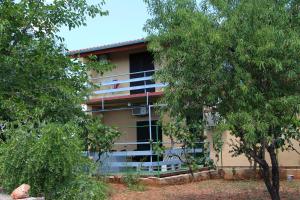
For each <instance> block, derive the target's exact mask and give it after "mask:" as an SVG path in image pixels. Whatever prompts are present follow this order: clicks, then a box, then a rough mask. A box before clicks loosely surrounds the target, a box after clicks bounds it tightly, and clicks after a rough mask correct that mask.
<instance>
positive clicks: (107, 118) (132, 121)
mask: <svg viewBox="0 0 300 200" xmlns="http://www.w3.org/2000/svg"><path fill="white" fill-rule="evenodd" d="M101 115H102V121H103V123H104V124H106V125H109V126H114V127H117V128H118V130H119V131H120V132H121V133H122V135H121V136H120V138H119V139H118V140H117V141H116V142H117V143H124V142H136V139H137V137H136V135H137V131H136V122H138V121H148V116H133V115H132V111H131V110H120V111H109V112H104V113H102V114H101ZM151 118H152V120H158V116H157V115H156V114H152V117H151ZM123 149H128V150H134V149H136V145H115V146H114V150H123Z"/></svg>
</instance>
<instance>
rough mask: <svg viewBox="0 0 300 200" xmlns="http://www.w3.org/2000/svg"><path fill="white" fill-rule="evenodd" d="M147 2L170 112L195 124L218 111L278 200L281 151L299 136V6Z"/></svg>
mask: <svg viewBox="0 0 300 200" xmlns="http://www.w3.org/2000/svg"><path fill="white" fill-rule="evenodd" d="M145 2H146V3H147V4H148V8H149V13H150V14H151V15H152V18H151V19H149V20H148V22H147V24H146V26H145V29H146V30H147V31H148V33H149V35H150V36H149V40H150V49H151V50H152V51H153V53H154V55H155V59H156V62H157V63H158V64H159V65H160V66H162V70H161V71H160V73H159V74H158V79H160V80H161V81H162V82H167V83H169V85H168V87H167V88H166V89H165V95H164V98H163V100H162V101H163V103H165V104H167V108H168V109H167V112H168V113H169V114H170V115H171V117H180V118H187V119H189V120H190V121H191V122H193V121H197V119H200V116H201V114H200V115H199V113H201V111H202V110H203V108H211V109H213V110H216V111H217V112H218V113H219V114H220V116H221V119H220V121H219V128H220V129H221V130H230V132H231V134H232V135H234V136H236V137H237V138H238V140H237V143H235V144H233V151H234V155H239V154H243V153H244V154H246V155H247V156H250V157H251V158H252V159H254V160H255V161H256V162H257V163H259V165H260V167H262V168H263V170H264V174H263V175H264V179H265V182H266V185H267V188H268V190H269V192H270V194H271V197H272V199H279V198H280V197H279V172H278V160H277V157H276V155H277V151H276V149H279V148H280V149H282V150H285V149H287V148H288V149H290V148H294V147H292V144H295V142H293V141H294V140H293V139H296V141H299V135H300V130H299V127H300V121H299V116H297V113H299V112H300V55H299V54H300V53H299V52H300V32H299V31H300V29H299V26H300V15H299V13H300V12H299V11H300V4H299V1H295V0H280V1H273V0H253V1H247V0H229V1H227V0H205V1H201V3H199V2H197V1H195V0H145ZM219 132H220V133H221V132H222V131H219ZM215 138H220V137H215ZM219 144H220V142H219ZM266 151H267V152H268V153H269V155H270V157H271V162H272V167H273V168H272V180H271V182H272V183H271V182H270V177H269V164H268V163H267V161H266V160H265V156H264V154H265V152H266Z"/></svg>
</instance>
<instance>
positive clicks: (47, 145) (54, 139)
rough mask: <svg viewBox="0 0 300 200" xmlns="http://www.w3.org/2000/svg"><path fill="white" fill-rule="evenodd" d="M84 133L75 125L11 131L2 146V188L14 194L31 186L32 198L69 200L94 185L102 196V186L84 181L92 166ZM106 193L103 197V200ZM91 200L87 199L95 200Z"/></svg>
mask: <svg viewBox="0 0 300 200" xmlns="http://www.w3.org/2000/svg"><path fill="white" fill-rule="evenodd" d="M80 130H81V129H80V128H79V127H77V126H76V125H74V124H73V123H67V124H59V123H48V124H43V123H42V124H39V123H34V124H26V125H19V126H18V127H17V128H16V127H13V128H11V129H9V128H8V129H7V130H6V133H7V135H8V136H9V138H8V139H7V141H6V142H5V143H2V144H1V145H0V180H1V183H0V184H1V185H2V187H4V188H5V189H6V190H7V191H12V190H13V189H14V188H15V187H17V186H18V185H20V184H22V183H28V184H30V186H31V190H30V192H31V195H34V196H39V195H44V196H45V197H46V199H61V198H60V197H59V195H64V196H66V195H69V194H71V193H72V192H77V191H80V190H83V189H84V188H85V187H87V186H91V185H92V186H93V189H92V190H93V191H97V193H99V191H100V190H101V186H100V185H99V186H96V185H95V183H94V182H90V181H88V178H82V176H86V175H84V171H85V172H87V171H89V170H90V169H91V167H92V162H91V161H89V160H88V159H87V158H85V157H83V154H82V144H81V140H80V139H79V137H78V135H79V133H78V132H80ZM87 169H89V170H87ZM79 176H80V177H81V179H78V177H79ZM85 182H86V183H85ZM71 183H72V184H71ZM85 185H86V186H85ZM62 188H63V190H64V193H62V192H61V191H62ZM68 188H69V189H68ZM68 190H69V192H66V191H68ZM102 193H103V192H100V193H99V195H100V197H101V198H102V196H103V195H102ZM85 194H86V193H85ZM73 195H75V194H73ZM75 196H76V195H75ZM85 196H89V195H87V194H86V195H85ZM92 196H93V195H92ZM90 197H91V195H90V196H89V198H86V199H93V198H90ZM101 198H98V199H101ZM81 199H84V198H81Z"/></svg>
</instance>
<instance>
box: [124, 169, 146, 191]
mask: <svg viewBox="0 0 300 200" xmlns="http://www.w3.org/2000/svg"><path fill="white" fill-rule="evenodd" d="M133 173H134V172H133ZM139 178H140V175H139V174H132V173H127V175H126V176H125V177H124V180H123V181H124V184H125V185H126V186H127V187H128V188H129V189H131V190H134V191H144V190H145V187H144V185H142V184H141V183H140V180H139Z"/></svg>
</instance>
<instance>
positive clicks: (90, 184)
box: [54, 176, 108, 200]
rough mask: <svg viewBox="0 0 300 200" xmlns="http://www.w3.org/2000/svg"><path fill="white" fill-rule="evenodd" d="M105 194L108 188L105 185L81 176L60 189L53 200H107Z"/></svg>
mask: <svg viewBox="0 0 300 200" xmlns="http://www.w3.org/2000/svg"><path fill="white" fill-rule="evenodd" d="M107 193H108V186H107V185H105V183H103V182H99V181H97V180H93V179H91V178H87V177H85V176H82V177H77V179H76V180H74V181H73V182H70V183H68V185H65V186H63V187H62V188H60V189H59V191H58V192H57V194H56V197H54V198H57V199H59V200H81V199H88V200H104V199H107Z"/></svg>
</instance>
